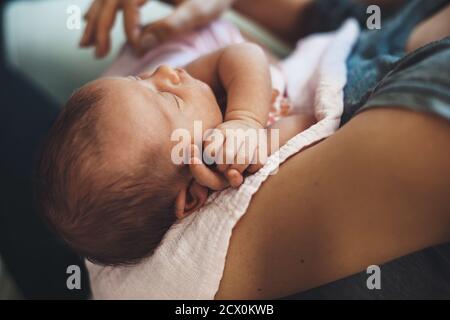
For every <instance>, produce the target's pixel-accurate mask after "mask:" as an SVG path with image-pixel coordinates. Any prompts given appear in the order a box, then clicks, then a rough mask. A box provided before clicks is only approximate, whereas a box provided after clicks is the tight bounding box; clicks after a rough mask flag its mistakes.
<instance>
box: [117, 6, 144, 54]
mask: <svg viewBox="0 0 450 320" xmlns="http://www.w3.org/2000/svg"><path fill="white" fill-rule="evenodd" d="M146 2H147V0H126V1H125V2H124V3H123V5H122V7H123V15H124V28H125V34H126V36H127V40H128V43H130V44H131V46H132V47H133V48H134V49H138V47H139V37H140V35H141V25H140V14H139V10H140V7H141V6H142V5H143V4H145V3H146Z"/></svg>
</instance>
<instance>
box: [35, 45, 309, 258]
mask: <svg viewBox="0 0 450 320" xmlns="http://www.w3.org/2000/svg"><path fill="white" fill-rule="evenodd" d="M277 94H279V93H278V92H274V91H273V89H272V84H271V77H270V71H269V64H268V61H267V58H266V55H265V53H264V52H263V50H262V49H260V48H259V47H258V46H256V45H254V44H249V43H241V44H235V45H231V46H228V47H225V48H223V49H220V50H218V51H215V52H212V53H210V54H208V55H205V56H203V57H200V58H199V59H197V60H195V61H193V62H192V63H190V64H189V65H187V66H186V67H185V68H183V69H172V68H170V67H168V66H160V67H159V68H157V70H156V71H155V72H153V73H144V74H141V75H139V76H137V77H134V76H130V77H127V78H120V77H116V78H114V77H112V78H103V79H99V80H96V81H93V82H91V83H89V84H87V85H85V86H83V87H82V88H81V89H79V90H77V91H76V92H75V93H74V94H73V95H72V97H71V98H70V99H69V101H68V102H67V104H66V106H65V108H64V109H63V111H62V112H61V114H60V116H59V117H58V119H57V121H56V123H55V124H54V126H53V128H52V129H51V131H50V133H49V137H48V139H47V141H46V143H45V145H44V146H43V150H42V154H41V157H40V159H39V163H38V177H39V179H38V184H39V186H38V188H37V192H38V194H37V196H38V199H39V202H40V204H41V209H42V212H43V215H44V217H45V219H46V220H47V221H48V222H49V224H50V225H51V226H52V227H53V228H54V229H55V230H56V231H57V232H58V233H59V234H60V235H61V236H62V237H63V238H64V240H65V241H66V242H67V243H68V244H69V245H70V246H71V247H72V248H74V249H75V250H76V251H77V252H78V253H79V254H81V255H82V256H84V257H86V258H87V259H89V260H91V261H93V262H95V263H98V264H103V265H124V264H133V263H136V262H138V261H139V260H140V259H142V258H144V257H147V256H149V255H151V254H152V253H153V251H154V250H155V249H156V247H157V246H158V244H159V243H160V242H161V240H162V238H163V236H164V234H165V233H166V231H167V230H168V229H169V228H170V227H171V226H172V225H173V224H174V223H176V221H177V219H183V218H184V217H186V216H187V215H189V214H190V213H192V212H194V211H195V210H197V209H198V208H200V207H201V206H202V205H203V204H204V202H205V201H206V199H207V197H208V193H209V191H210V190H221V189H224V188H226V187H228V186H231V187H238V186H239V185H240V184H242V182H243V179H244V176H245V175H246V174H248V173H254V172H256V171H257V170H258V169H259V167H260V166H261V164H260V163H257V161H254V157H255V155H256V154H257V152H256V150H257V149H258V144H256V145H254V146H253V147H246V146H238V147H234V148H230V147H229V145H228V144H227V143H226V141H227V138H228V139H231V138H232V137H231V136H230V132H235V131H236V130H257V129H262V128H265V127H266V123H267V120H268V115H269V111H270V108H271V106H272V103H273V101H274V99H275V98H276V96H277ZM218 101H219V102H218ZM222 102H223V103H222ZM195 121H201V123H202V129H203V130H204V132H206V131H207V130H209V129H214V128H215V129H217V130H218V132H220V133H222V134H223V138H224V139H223V140H222V142H223V144H222V147H221V149H220V150H222V151H223V152H222V154H221V156H217V154H211V156H212V157H214V156H216V157H215V159H216V162H218V164H216V165H215V166H214V167H212V166H206V165H205V164H204V163H203V161H202V160H203V159H202V156H200V154H199V152H198V151H199V150H198V146H196V145H195V144H193V143H192V144H190V145H189V146H186V147H187V148H190V150H191V151H193V152H192V155H191V157H192V159H191V160H192V161H191V162H190V163H183V164H175V163H174V161H172V159H171V152H172V149H173V147H174V145H175V142H174V141H171V134H172V132H174V130H176V129H180V128H181V129H185V130H186V131H187V132H189V133H190V134H191V137H194V122H195ZM314 121H315V120H314V118H313V117H312V116H291V117H286V118H283V119H282V120H280V121H278V122H275V123H274V124H272V125H271V126H270V127H269V129H270V130H273V129H279V140H280V141H279V145H282V144H284V143H285V142H286V141H287V140H289V139H290V138H291V137H293V136H295V135H296V134H297V133H299V132H301V131H303V130H304V129H306V128H307V127H309V126H310V125H311V124H312V123H313V122H314ZM217 130H216V132H217ZM269 136H270V135H268V137H269ZM258 143H260V142H258ZM271 151H272V152H273V151H274V150H271ZM221 157H224V158H227V159H238V158H239V159H244V161H243V163H236V161H235V162H233V163H228V162H227V163H226V164H221V163H220V161H217V159H219V158H221Z"/></svg>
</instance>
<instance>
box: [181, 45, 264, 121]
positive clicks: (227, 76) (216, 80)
mask: <svg viewBox="0 0 450 320" xmlns="http://www.w3.org/2000/svg"><path fill="white" fill-rule="evenodd" d="M186 70H187V71H188V72H189V74H191V75H192V76H193V77H194V78H197V79H199V80H201V81H203V82H205V83H207V84H208V85H209V86H211V88H213V90H214V91H215V92H216V93H218V92H220V91H225V93H226V95H227V107H226V111H225V119H224V120H225V121H231V120H245V121H248V122H251V123H252V124H254V125H255V126H257V127H260V128H263V127H264V126H265V123H266V121H267V115H268V113H269V109H270V102H271V97H272V83H271V78H270V71H269V64H268V61H267V58H266V55H265V53H264V51H263V50H262V49H261V48H260V47H258V46H257V45H255V44H251V43H241V44H235V45H231V46H228V47H226V48H224V49H221V50H219V51H216V52H213V53H211V54H208V55H205V56H203V57H201V58H199V59H197V60H195V61H194V62H192V63H190V64H189V65H188V66H187V67H186Z"/></svg>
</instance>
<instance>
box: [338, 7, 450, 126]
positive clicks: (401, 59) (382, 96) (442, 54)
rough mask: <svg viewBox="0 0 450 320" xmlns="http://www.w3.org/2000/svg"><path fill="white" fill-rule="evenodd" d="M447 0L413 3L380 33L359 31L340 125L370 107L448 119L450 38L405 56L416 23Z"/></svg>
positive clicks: (383, 22) (351, 59) (449, 108)
mask: <svg viewBox="0 0 450 320" xmlns="http://www.w3.org/2000/svg"><path fill="white" fill-rule="evenodd" d="M449 3H450V0H433V1H429V0H414V1H411V2H409V3H408V4H407V5H405V6H404V7H403V8H401V9H400V10H399V11H398V13H397V14H396V15H394V16H392V17H391V18H390V19H388V20H382V25H381V29H380V30H365V31H363V32H362V33H361V35H360V37H359V39H358V41H357V43H356V45H355V47H354V49H353V51H352V53H351V55H350V57H349V59H348V60H347V67H348V82H347V85H346V87H345V89H344V114H343V116H342V122H341V125H343V124H345V123H346V122H347V121H348V120H349V119H350V118H351V117H352V116H354V115H355V113H356V112H357V111H358V110H359V109H361V108H362V107H363V106H364V108H366V107H369V106H376V105H378V106H394V105H399V103H401V104H400V105H403V106H405V107H410V108H413V109H416V110H421V111H430V112H434V113H437V114H439V115H441V116H443V117H446V118H448V119H450V90H449V89H450V79H449V77H448V74H450V64H449V63H448V62H449V61H450V60H449V54H450V52H449V38H446V39H444V40H441V41H439V42H436V43H432V44H429V45H427V46H425V47H423V48H421V49H419V50H417V51H415V52H412V53H410V54H408V55H406V53H405V51H404V48H405V45H406V41H407V40H408V37H409V35H410V34H411V32H412V30H413V29H414V27H415V26H416V25H418V24H419V23H420V22H422V21H423V20H425V19H426V18H428V17H430V16H431V15H433V14H434V13H436V12H437V11H439V10H440V9H442V8H443V7H444V6H445V5H448V4H449Z"/></svg>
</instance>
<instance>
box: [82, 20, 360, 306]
mask: <svg viewBox="0 0 450 320" xmlns="http://www.w3.org/2000/svg"><path fill="white" fill-rule="evenodd" d="M228 27H229V26H228ZM228 27H225V28H228ZM225 31H226V30H225V29H223V26H221V24H220V23H218V24H213V25H212V26H210V27H208V28H207V29H205V30H203V31H199V32H200V33H201V32H203V34H202V35H200V36H199V35H198V34H197V35H191V36H189V37H188V38H187V39H184V40H183V41H182V43H184V45H185V49H184V50H185V51H183V50H181V52H190V53H189V54H188V55H185V56H181V57H180V56H177V54H176V53H174V52H173V50H175V51H176V50H179V47H178V48H177V46H176V45H174V44H173V43H172V44H168V45H166V46H165V47H162V48H161V47H160V48H158V49H157V50H160V51H161V52H164V50H165V49H167V50H168V51H167V52H170V54H169V55H168V57H169V58H170V59H168V60H164V59H162V58H161V57H159V56H158V55H156V54H155V53H154V52H153V53H149V56H151V55H152V54H153V55H154V56H153V58H151V59H149V58H148V56H147V58H145V57H144V58H143V60H141V61H132V60H130V58H129V56H127V54H126V52H125V51H126V49H125V50H124V52H123V53H122V56H120V57H119V58H118V60H117V63H116V64H115V65H113V66H112V68H111V69H110V70H109V71H108V72H107V73H106V75H125V74H133V73H136V72H138V71H139V70H138V69H142V71H143V70H144V69H145V70H149V69H153V68H154V65H153V66H149V64H151V63H153V62H154V61H157V62H158V64H159V63H168V62H173V64H174V65H175V66H176V65H177V64H178V65H180V64H185V63H188V62H189V61H190V60H192V59H194V58H195V54H192V52H191V51H192V50H191V49H192V46H196V45H198V46H200V47H201V45H202V44H200V43H195V41H199V42H201V41H200V40H199V39H201V38H202V37H204V38H205V39H206V38H207V39H208V40H207V41H218V43H219V42H221V40H220V39H219V38H221V37H224V38H226V39H228V40H226V41H225V42H228V41H229V40H230V39H231V40H233V39H234V40H236V39H239V37H237V36H236V34H235V32H234V31H233V32H232V33H227V32H225ZM224 32H225V35H224V34H222V36H220V35H219V34H218V33H224ZM358 35H359V27H358V24H357V22H356V21H355V20H352V19H350V20H347V21H346V22H345V23H344V24H343V25H342V27H341V28H340V29H339V30H337V31H335V32H331V33H325V34H318V35H313V36H310V37H307V38H305V39H303V40H301V41H299V42H298V44H297V47H296V49H295V51H294V52H293V53H292V54H291V55H290V56H289V57H288V58H287V59H286V60H284V61H283V62H282V63H281V71H282V74H283V77H284V79H285V81H286V83H287V94H288V96H289V97H290V100H291V101H292V103H293V105H294V110H295V112H309V113H314V114H315V115H316V118H317V121H318V122H317V123H316V124H314V125H313V126H312V127H310V128H309V129H307V130H305V131H303V132H301V133H299V134H298V135H296V136H295V137H294V138H292V139H291V140H289V141H288V142H287V143H286V144H285V145H284V146H282V147H281V148H280V150H279V151H278V152H276V153H275V154H273V155H272V156H270V157H269V159H268V161H267V163H266V164H265V165H264V167H263V168H262V169H261V170H260V171H258V172H257V173H256V174H254V175H252V176H249V177H247V178H246V179H245V181H244V183H243V184H242V185H241V187H239V188H238V189H231V188H229V189H226V190H223V191H221V192H216V193H214V194H212V195H211V196H210V197H209V199H208V200H207V202H206V204H205V205H204V206H203V207H202V208H200V209H199V210H198V211H197V212H195V213H193V214H191V215H190V216H188V217H187V218H185V219H183V220H182V221H181V222H180V223H178V224H176V225H174V226H173V227H172V228H171V229H170V230H169V231H168V232H167V234H166V235H165V237H164V239H163V241H162V243H161V245H160V246H159V247H158V248H157V249H156V251H155V253H154V254H153V255H152V256H151V257H149V258H146V259H145V260H143V261H142V262H141V263H139V264H138V265H134V266H127V267H104V266H99V265H94V264H92V263H91V262H89V261H86V265H87V268H88V270H89V276H90V283H91V289H92V294H93V298H94V299H214V296H215V294H216V292H217V290H218V288H219V284H220V280H221V278H222V274H223V270H224V266H225V258H226V254H227V250H228V245H229V241H230V238H231V235H232V230H233V228H234V226H235V225H236V223H237V222H238V221H239V219H240V218H241V217H242V216H243V215H244V214H245V212H246V210H247V208H248V206H249V204H250V201H251V199H252V196H253V195H254V194H255V193H256V192H257V191H258V189H259V187H260V186H261V184H262V183H263V182H264V181H265V180H266V179H267V178H268V177H269V176H270V175H271V174H273V173H274V172H276V171H277V170H278V167H279V165H280V164H281V163H283V162H284V161H285V160H286V159H287V158H289V157H290V156H292V155H294V154H295V153H297V152H299V151H300V150H302V149H303V148H305V147H306V146H308V145H310V144H312V143H314V142H317V141H320V140H322V139H324V138H326V137H328V136H330V135H331V134H333V133H334V132H335V131H336V130H337V129H338V127H339V124H340V117H341V115H342V112H343V88H344V86H345V84H346V79H347V68H346V60H347V57H348V56H349V54H350V52H351V49H352V48H353V45H354V43H355V42H356V39H357V37H358ZM234 40H233V41H234ZM205 41H206V40H205ZM239 41H240V40H239ZM226 44H229V43H224V45H226ZM205 50H207V49H205ZM205 53H206V52H205ZM156 56H158V57H156ZM150 60H151V61H150ZM174 61H175V62H174ZM127 66H128V69H127Z"/></svg>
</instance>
